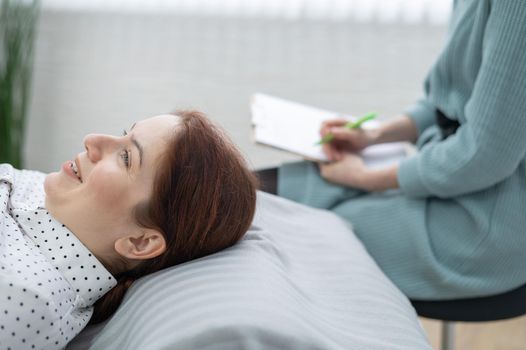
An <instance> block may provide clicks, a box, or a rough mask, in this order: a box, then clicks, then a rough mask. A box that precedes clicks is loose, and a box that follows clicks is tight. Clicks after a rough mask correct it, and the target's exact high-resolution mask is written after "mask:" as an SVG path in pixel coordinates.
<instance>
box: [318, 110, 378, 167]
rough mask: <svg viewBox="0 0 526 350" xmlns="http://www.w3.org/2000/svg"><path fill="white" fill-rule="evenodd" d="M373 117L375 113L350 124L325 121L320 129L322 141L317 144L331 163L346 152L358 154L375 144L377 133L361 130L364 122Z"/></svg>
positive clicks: (343, 121)
mask: <svg viewBox="0 0 526 350" xmlns="http://www.w3.org/2000/svg"><path fill="white" fill-rule="evenodd" d="M375 117H376V113H369V114H367V115H365V116H363V117H361V118H359V119H358V120H356V121H351V122H349V120H347V119H343V118H338V119H331V120H326V121H325V122H323V123H322V126H321V129H320V135H321V136H322V139H321V140H320V141H319V142H317V144H318V145H322V147H323V151H324V152H325V154H326V155H327V157H328V158H329V159H330V160H332V161H334V160H340V159H342V158H343V155H344V154H345V153H346V152H359V151H361V150H363V149H364V148H365V147H367V146H370V145H372V144H374V143H375V140H376V138H377V131H376V130H368V129H362V128H361V125H362V124H363V123H364V122H366V121H368V120H371V119H374V118H375Z"/></svg>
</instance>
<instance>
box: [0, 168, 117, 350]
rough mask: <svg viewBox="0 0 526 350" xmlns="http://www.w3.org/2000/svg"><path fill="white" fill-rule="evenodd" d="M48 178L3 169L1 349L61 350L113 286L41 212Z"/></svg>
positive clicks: (67, 233)
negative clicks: (45, 182) (45, 180)
mask: <svg viewBox="0 0 526 350" xmlns="http://www.w3.org/2000/svg"><path fill="white" fill-rule="evenodd" d="M44 177H45V175H44V174H42V173H39V172H35V171H27V170H16V169H14V168H13V167H11V166H10V165H7V164H2V165H0V210H1V213H0V349H2V350H4V349H12V350H20V349H61V348H64V347H65V346H66V345H67V343H68V342H69V341H71V339H73V337H75V336H76V335H77V334H78V333H79V332H80V331H81V330H82V329H83V328H84V327H85V326H86V324H87V322H88V321H89V319H90V317H91V315H92V313H93V307H92V305H93V304H94V303H95V301H97V299H99V298H100V297H101V296H102V295H104V294H105V293H106V292H108V291H109V290H110V289H111V288H113V287H114V286H115V285H116V280H115V278H113V276H112V275H111V274H110V273H109V272H108V271H107V270H106V269H105V268H104V266H103V265H102V264H101V263H100V262H99V261H98V260H97V259H96V258H95V256H94V255H93V254H92V253H91V252H90V251H89V250H88V249H87V248H86V247H85V246H84V245H83V244H82V243H81V242H80V241H79V240H78V239H77V237H76V236H75V235H74V234H73V233H72V232H71V231H70V230H68V228H67V227H65V226H64V225H62V224H61V223H59V222H58V221H56V220H55V219H54V218H53V217H52V216H51V215H50V214H49V213H48V212H47V211H46V209H45V208H44V202H45V195H44V189H43V182H44Z"/></svg>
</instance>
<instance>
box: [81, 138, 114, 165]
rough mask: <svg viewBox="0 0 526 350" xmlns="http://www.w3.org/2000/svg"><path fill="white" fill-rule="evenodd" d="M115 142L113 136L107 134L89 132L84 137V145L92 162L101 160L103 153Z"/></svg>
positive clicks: (112, 146)
mask: <svg viewBox="0 0 526 350" xmlns="http://www.w3.org/2000/svg"><path fill="white" fill-rule="evenodd" d="M115 143H116V140H115V138H114V137H113V136H109V135H101V134H89V135H86V137H84V147H85V148H86V151H87V154H88V158H89V159H90V160H91V161H92V162H98V161H99V160H101V159H102V158H103V157H104V154H106V153H108V152H110V151H111V149H112V148H114V146H115Z"/></svg>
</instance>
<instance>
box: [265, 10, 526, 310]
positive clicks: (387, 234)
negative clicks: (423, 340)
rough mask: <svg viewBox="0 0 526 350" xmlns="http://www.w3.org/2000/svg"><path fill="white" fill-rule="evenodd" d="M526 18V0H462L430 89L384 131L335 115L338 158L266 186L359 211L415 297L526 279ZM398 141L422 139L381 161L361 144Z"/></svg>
mask: <svg viewBox="0 0 526 350" xmlns="http://www.w3.org/2000/svg"><path fill="white" fill-rule="evenodd" d="M525 18H526V2H521V1H490V0H464V1H460V0H458V1H454V10H453V15H452V20H451V28H450V31H449V37H448V40H447V44H446V46H445V47H444V49H443V51H442V53H441V54H440V56H439V57H438V59H437V61H436V63H435V64H434V66H433V67H432V69H431V71H430V72H429V75H428V77H427V80H426V83H425V90H426V91H425V92H426V96H425V97H424V98H423V99H421V100H420V101H418V102H417V103H416V104H415V105H413V106H412V107H411V108H410V109H408V110H407V111H406V113H405V115H404V116H401V117H399V118H396V119H394V120H391V121H389V122H387V123H385V124H384V125H383V126H382V127H381V128H380V129H378V130H375V131H371V130H365V129H363V130H362V129H353V130H350V129H347V128H344V127H343V125H344V123H345V122H346V121H343V120H331V121H328V122H326V123H325V124H324V125H323V126H322V128H321V134H322V135H326V134H327V133H329V132H330V133H332V134H333V135H334V141H332V142H331V143H330V144H329V145H326V146H325V151H326V154H327V156H328V157H329V159H331V160H332V162H330V163H327V164H320V165H319V166H318V165H317V164H314V163H310V162H300V163H291V164H285V165H283V166H282V167H280V168H279V169H274V170H267V171H265V172H262V177H264V179H263V180H262V183H263V184H264V185H266V187H265V188H266V189H267V190H268V191H270V192H276V193H277V194H279V195H280V196H283V197H285V198H288V199H292V200H294V201H297V202H299V203H303V204H306V205H310V206H313V207H317V208H324V209H329V210H331V211H332V212H334V213H336V214H338V215H339V216H340V217H342V218H344V219H346V220H347V221H348V222H350V223H352V225H353V227H354V229H355V232H356V235H357V236H358V237H359V238H360V240H361V241H362V242H363V243H364V245H365V246H366V248H367V250H368V252H369V253H370V254H371V255H372V256H373V258H374V259H375V261H376V262H377V263H378V265H379V266H380V267H381V268H382V270H383V271H384V272H385V273H386V275H387V276H388V277H390V278H391V280H392V281H393V282H394V283H395V284H396V285H397V286H398V287H399V288H400V289H401V290H402V291H403V292H404V293H405V294H406V295H407V296H408V297H410V298H413V299H421V300H440V299H442V300H443V299H458V298H469V297H479V296H488V295H493V294H499V293H503V292H506V291H509V290H512V289H514V288H517V287H519V286H521V285H523V284H524V283H525V282H526V269H524V258H523V256H524V251H525V250H526V235H525V234H524V232H523V230H524V229H523V228H524V227H525V226H526V215H524V212H525V210H526V205H525V203H526V118H525V117H524V113H525V110H526V68H525V67H526V66H525V65H524V63H523V62H526V40H524V39H523V38H524V37H525V36H526V21H525V20H524V19H525ZM395 141H409V142H414V143H416V145H417V147H418V148H419V152H418V153H417V154H416V155H414V156H412V157H409V158H407V159H404V160H402V161H401V162H400V164H398V165H395V166H392V167H389V168H385V169H380V170H378V169H370V168H368V167H367V166H366V165H365V164H364V162H363V160H362V159H361V158H360V157H359V156H358V155H356V152H358V151H360V150H362V149H363V148H365V147H366V146H369V145H372V144H378V143H384V142H395ZM386 190H389V191H386Z"/></svg>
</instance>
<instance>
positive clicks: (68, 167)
mask: <svg viewBox="0 0 526 350" xmlns="http://www.w3.org/2000/svg"><path fill="white" fill-rule="evenodd" d="M71 163H72V161H71V160H68V161H67V162H64V164H62V170H64V172H65V173H66V174H68V175H69V176H71V177H72V178H74V179H75V180H77V181H78V182H81V181H80V179H79V177H78V176H77V174H75V172H74V171H73V169H72V168H71Z"/></svg>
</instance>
